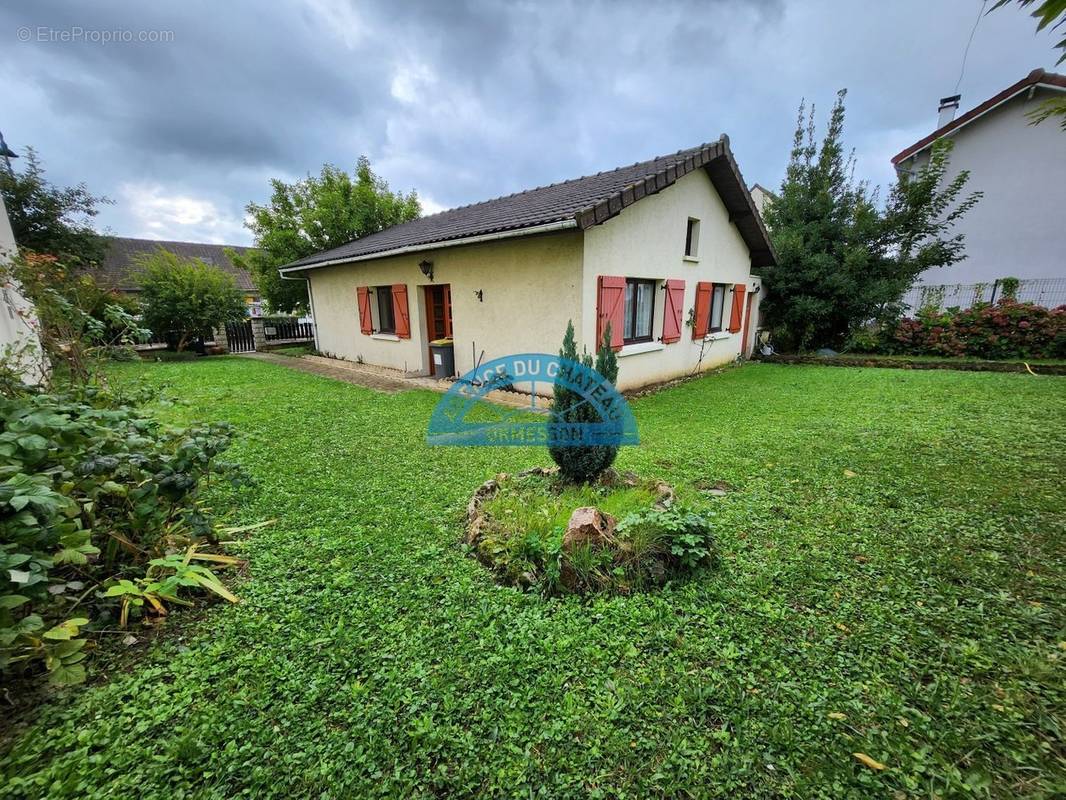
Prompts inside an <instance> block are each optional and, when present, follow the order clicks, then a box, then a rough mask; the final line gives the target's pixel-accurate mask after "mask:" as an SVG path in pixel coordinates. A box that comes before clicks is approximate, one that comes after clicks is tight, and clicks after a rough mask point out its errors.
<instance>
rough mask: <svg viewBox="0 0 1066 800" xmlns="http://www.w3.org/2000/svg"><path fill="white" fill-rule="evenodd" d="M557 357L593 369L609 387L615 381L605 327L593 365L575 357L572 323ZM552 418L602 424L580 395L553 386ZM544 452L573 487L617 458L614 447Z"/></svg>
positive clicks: (614, 360)
mask: <svg viewBox="0 0 1066 800" xmlns="http://www.w3.org/2000/svg"><path fill="white" fill-rule="evenodd" d="M559 357H560V358H564V359H567V360H569V361H574V362H577V363H580V364H584V365H585V366H586V367H589V368H593V369H595V370H596V371H597V372H598V373H600V375H602V376H603V377H604V378H606V379H607V380H608V381H609V382H610V383H611V384H614V382H615V381H616V380H618V358H617V357H616V356H615V354H614V350H612V349H611V326H610V325H609V324H608V325H607V329H606V330H605V331H604V332H603V341H602V342H600V349H599V350H598V351H597V353H596V361H595V363H593V360H592V356H590V355H589V354H588V353H585V354H584V355H580V356H579V355H578V352H577V344H576V343H575V341H574V323H573V322H569V323H567V326H566V336H564V337H563V347H562V349H561V350H560V351H559ZM552 416H553V417H554V419H555V421H556V422H559V423H596V422H601V421H602V420H601V418H600V414H599V412H598V411H596V409H595V408H594V407H593V406H592V404H591V403H588V402H586V401H585V400H584V398H582V397H581V395H580V394H578V393H577V392H574V391H572V390H570V389H568V388H566V387H565V386H563V385H562V384H561V383H556V384H555V390H554V398H553V404H552ZM548 452H549V453H550V454H551V457H552V460H553V461H554V462H555V463H556V464H558V465H559V472H560V474H561V475H562V476H563V478H565V479H566V480H568V481H571V482H573V483H586V482H588V481H592V480H595V479H596V477H597V476H598V475H599V474H600V473H601V472H603V471H604V470H605V469H607V468H608V467H609V466H611V464H613V463H614V460H615V458H616V457H617V456H618V445H587V446H585V445H578V446H572V447H549V448H548Z"/></svg>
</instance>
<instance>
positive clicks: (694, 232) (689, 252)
mask: <svg viewBox="0 0 1066 800" xmlns="http://www.w3.org/2000/svg"><path fill="white" fill-rule="evenodd" d="M699 250H700V221H699V220H698V219H695V218H694V217H689V218H688V226H687V227H686V228H685V258H696V257H697V256H698V255H699Z"/></svg>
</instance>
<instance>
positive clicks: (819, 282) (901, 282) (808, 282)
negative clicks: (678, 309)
mask: <svg viewBox="0 0 1066 800" xmlns="http://www.w3.org/2000/svg"><path fill="white" fill-rule="evenodd" d="M845 95H846V92H845V91H844V90H842V91H840V92H839V93H838V94H837V100H836V103H835V104H834V105H833V109H832V112H831V114H830V118H829V126H828V128H827V130H826V134H825V137H824V138H823V140H822V141H821V143H820V144H819V143H816V140H815V128H814V110H813V108H812V109H811V111H810V113H809V114H807V113H806V109H805V106H804V104H802V103H801V104H800V110H799V119H798V123H797V126H796V133H795V136H794V138H793V146H792V154H791V157H790V160H789V165H788V169H787V171H786V175H785V180H784V182H783V184H782V186H781V190H780V192H779V193H778V197H777V198H776V199H773V200H771V202H770V203H769V204H768V205H767V208H766V210H765V214H764V216H765V220H766V224H767V227H768V228H769V230H770V234H771V237H772V239H773V242H774V246H775V248H776V249H777V254H778V263H777V265H776V266H774V267H769V268H767V269H766V270H765V272H764V274H763V282H764V284H765V286H766V298H765V299H764V300H763V305H762V309H763V312H764V313H765V314H766V319H767V324H768V325H769V327H770V328H771V330H772V331H773V333H774V339H775V342H776V343H777V344H778V346H779V347H781V348H783V349H800V350H802V349H807V348H810V347H820V346H833V347H840V346H842V345H843V344H844V342H845V341H846V339H847V338H848V335H849V334H850V333H851V332H853V331H854V330H855V329H856V328H858V327H859V326H861V325H864V324H866V323H867V322H869V321H870V320H873V319H879V318H884V317H886V316H887V317H892V316H895V315H897V314H898V311H899V299H900V297H901V296H902V295H903V293H904V292H905V291H906V290H907V289H908V288H910V286H911V285H912V284H913V282H914V280H915V278H916V277H917V276H918V275H919V274H921V273H922V272H924V271H925V270H926V269H930V268H932V267H936V266H944V265H947V264H952V263H955V262H956V261H959V260H960V259H962V258H964V257H965V256H964V250H963V237H962V235H961V234H960V235H956V236H954V237H951V238H947V234H948V231H949V230H950V228H951V227H952V226H953V225H954V223H955V222H957V221H958V219H959V218H960V217H961V216H962V215H963V214H965V213H966V212H967V211H968V210H969V209H970V208H971V207H972V206H973V204H974V203H976V202H977V199H978V198H979V197H980V194H979V193H975V194H972V195H970V196H968V197H966V198H962V192H963V189H964V187H965V184H966V181H967V180H968V178H969V174H968V173H967V172H966V171H962V172H960V173H959V175H958V176H957V177H956V178H954V179H953V180H952V181H951V183H950V184H948V185H947V186H944V187H943V188H941V186H942V183H943V178H944V175H945V172H946V170H947V166H948V153H949V149H948V147H949V145H947V144H945V145H941V146H939V147H937V148H934V151H933V155H932V156H931V158H930V162H929V164H928V165H927V166H926V167H924V168H923V169H922V170H921V171H919V172H918V173H916V174H915V175H913V176H911V175H902V176H901V178H900V180H899V183H898V184H897V185H896V186H895V187H893V189H892V190H891V192H890V194H889V198H888V202H887V204H886V207H885V209H884V210H881V209H879V207H878V202H877V193H876V192H871V191H870V190H869V188H868V186H867V185H866V184H865V183H864V182H861V181H860V182H857V181H856V180H855V179H854V171H855V159H854V154H849V155H846V154H845V151H844V145H843V131H844V97H845Z"/></svg>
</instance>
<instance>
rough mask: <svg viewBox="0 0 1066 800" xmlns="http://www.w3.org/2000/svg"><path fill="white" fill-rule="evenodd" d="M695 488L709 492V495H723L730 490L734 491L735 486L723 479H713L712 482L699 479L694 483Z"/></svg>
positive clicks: (705, 492)
mask: <svg viewBox="0 0 1066 800" xmlns="http://www.w3.org/2000/svg"><path fill="white" fill-rule="evenodd" d="M696 488H697V489H699V490H700V491H701V492H703V493H704V494H709V495H710V496H711V497H725V496H726V495H727V494H729V493H730V492H735V491H736V487H735V486H733V485H732V484H731V483H726V482H725V481H715V482H714V483H707V482H706V481H701V482H700V483H698V484H697V485H696Z"/></svg>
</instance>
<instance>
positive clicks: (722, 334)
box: [703, 331, 733, 342]
mask: <svg viewBox="0 0 1066 800" xmlns="http://www.w3.org/2000/svg"><path fill="white" fill-rule="evenodd" d="M732 338H733V334H732V333H730V332H729V331H715V332H714V333H708V334H707V335H706V336H704V337H703V341H705V342H716V341H718V340H719V339H732Z"/></svg>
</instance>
